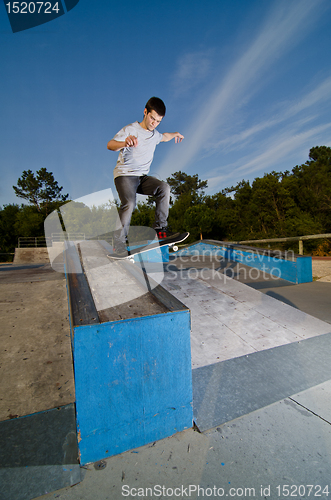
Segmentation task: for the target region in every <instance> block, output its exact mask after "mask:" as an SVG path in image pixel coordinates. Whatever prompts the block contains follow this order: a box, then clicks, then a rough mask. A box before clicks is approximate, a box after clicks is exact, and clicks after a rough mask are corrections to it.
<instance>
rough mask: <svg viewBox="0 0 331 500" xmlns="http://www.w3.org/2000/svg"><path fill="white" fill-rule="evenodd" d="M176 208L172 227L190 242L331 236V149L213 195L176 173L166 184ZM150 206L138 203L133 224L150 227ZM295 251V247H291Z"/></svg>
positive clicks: (320, 247)
mask: <svg viewBox="0 0 331 500" xmlns="http://www.w3.org/2000/svg"><path fill="white" fill-rule="evenodd" d="M167 181H168V183H169V184H170V186H171V192H172V195H173V196H172V205H171V208H170V215H169V224H170V225H171V227H172V229H173V230H175V231H184V230H187V231H189V232H190V234H191V236H190V240H191V241H195V240H197V239H200V238H201V237H203V238H205V239H207V238H209V239H215V240H228V241H240V240H252V239H265V238H282V237H290V236H302V235H307V234H321V233H331V148H329V147H326V146H318V147H314V148H312V149H311V150H310V152H309V159H308V161H307V162H306V163H304V164H303V165H300V166H298V165H297V166H296V167H294V168H293V170H292V171H291V172H289V171H286V172H284V173H282V172H271V173H269V174H265V175H264V176H263V177H260V178H256V179H255V180H254V181H253V182H252V183H251V184H250V183H249V182H248V181H245V180H243V181H241V182H239V183H238V184H237V185H236V186H232V187H229V188H226V189H223V190H222V191H221V192H219V193H216V194H214V195H211V196H207V195H205V193H204V189H205V188H206V187H207V181H200V180H199V179H198V176H197V175H195V176H188V175H187V174H185V173H182V172H176V173H175V174H173V175H172V176H171V177H170V178H168V179H167ZM151 201H152V200H150V202H149V203H148V204H140V205H139V206H138V208H137V210H136V212H135V214H134V217H133V220H132V224H137V225H138V224H140V223H142V224H145V225H150V224H151V223H152V220H153V212H154V209H153V208H152V205H151ZM287 248H293V249H294V250H295V251H297V250H298V249H297V246H296V245H295V244H293V243H292V244H291V245H288V246H287ZM305 250H306V251H307V252H308V251H314V252H315V253H316V252H317V253H321V254H323V253H327V252H329V251H330V250H331V246H330V244H329V242H327V241H321V240H320V241H316V240H315V241H309V242H308V243H307V244H306V243H305Z"/></svg>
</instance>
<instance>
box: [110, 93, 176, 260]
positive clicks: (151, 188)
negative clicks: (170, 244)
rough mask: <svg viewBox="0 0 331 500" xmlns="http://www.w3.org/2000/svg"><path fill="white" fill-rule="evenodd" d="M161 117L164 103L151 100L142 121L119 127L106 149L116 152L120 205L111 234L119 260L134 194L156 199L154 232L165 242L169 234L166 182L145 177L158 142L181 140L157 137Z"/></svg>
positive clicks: (173, 136)
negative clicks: (117, 223)
mask: <svg viewBox="0 0 331 500" xmlns="http://www.w3.org/2000/svg"><path fill="white" fill-rule="evenodd" d="M165 113H166V107H165V105H164V102H163V101H162V100H161V99H159V98H158V97H151V99H149V101H148V102H147V104H146V106H145V109H144V117H143V119H142V121H141V122H138V121H136V122H134V123H131V124H130V125H127V126H126V127H123V128H122V129H121V130H120V131H119V132H118V133H117V134H116V135H115V136H114V137H113V139H111V140H110V141H109V142H108V145H107V148H108V149H110V150H111V151H119V155H118V159H117V163H116V167H115V169H114V178H115V186H116V189H117V192H118V196H119V198H120V201H121V205H120V209H119V217H120V221H121V227H120V228H116V229H117V230H116V231H115V232H114V250H115V252H116V254H118V255H119V256H121V254H123V255H127V247H126V237H127V234H128V231H129V226H130V221H131V216H132V212H133V210H134V208H135V206H136V194H137V193H139V194H144V195H147V196H155V197H156V210H155V224H154V229H155V231H156V232H157V235H158V237H159V238H165V237H169V236H170V235H171V234H172V233H170V232H169V230H168V227H167V219H168V212H169V200H170V187H169V185H168V184H167V183H166V182H163V181H160V180H159V179H157V178H155V177H152V176H150V175H148V174H149V170H150V166H151V163H152V160H153V156H154V150H155V147H156V146H157V145H158V144H159V143H160V142H169V141H171V140H172V139H174V140H175V142H176V143H178V142H181V141H182V140H183V139H184V136H183V135H182V134H180V133H179V132H171V133H170V132H165V133H163V134H160V133H159V132H158V131H157V130H156V127H157V126H158V125H159V124H160V123H161V121H162V118H163V117H164V116H165Z"/></svg>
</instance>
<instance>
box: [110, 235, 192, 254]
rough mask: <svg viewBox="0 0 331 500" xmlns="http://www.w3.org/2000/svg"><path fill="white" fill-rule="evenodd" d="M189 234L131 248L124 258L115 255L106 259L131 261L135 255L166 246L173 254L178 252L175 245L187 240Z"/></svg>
mask: <svg viewBox="0 0 331 500" xmlns="http://www.w3.org/2000/svg"><path fill="white" fill-rule="evenodd" d="M189 235H190V233H187V232H186V233H176V234H175V235H173V236H169V237H168V238H163V239H160V240H158V241H155V242H153V243H150V244H149V243H147V244H146V245H145V246H139V247H137V248H132V249H130V250H129V251H128V255H125V256H124V257H123V256H121V257H119V256H116V254H111V253H110V254H108V257H109V258H110V259H112V260H124V259H129V260H130V259H133V258H134V256H135V255H137V254H142V253H145V252H149V251H150V250H155V249H156V248H160V247H163V246H168V247H170V248H172V249H173V250H174V251H175V252H176V251H177V250H178V247H177V244H178V243H181V242H182V241H184V240H186V238H188V237H189Z"/></svg>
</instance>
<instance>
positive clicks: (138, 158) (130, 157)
mask: <svg viewBox="0 0 331 500" xmlns="http://www.w3.org/2000/svg"><path fill="white" fill-rule="evenodd" d="M128 135H134V136H136V137H137V138H138V146H137V147H131V148H123V149H121V150H120V152H119V155H118V159H117V163H116V167H115V168H114V178H116V177H119V176H120V175H138V176H141V175H147V174H148V172H149V169H150V166H151V163H152V161H153V157H154V151H155V148H156V146H157V144H159V143H160V142H161V140H162V137H163V136H162V134H160V133H159V132H158V131H157V130H153V131H152V132H150V131H149V130H145V129H144V128H143V127H141V126H140V125H139V123H138V122H134V123H131V124H130V125H127V126H126V127H123V128H122V130H120V131H119V132H118V133H117V134H116V135H115V136H114V137H113V139H114V140H115V141H125V139H126V138H127V136H128Z"/></svg>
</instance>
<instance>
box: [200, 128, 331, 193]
mask: <svg viewBox="0 0 331 500" xmlns="http://www.w3.org/2000/svg"><path fill="white" fill-rule="evenodd" d="M330 128H331V123H326V124H323V125H320V126H316V127H313V128H311V129H308V130H306V131H302V132H298V131H297V130H296V129H295V128H293V129H291V130H285V131H281V132H279V133H278V134H277V135H276V136H274V137H272V139H271V140H269V143H268V144H267V142H265V143H263V144H262V145H261V147H260V149H259V150H258V151H256V152H255V154H253V155H249V156H246V157H245V158H241V159H240V160H237V161H236V162H234V163H232V164H229V165H222V167H220V168H219V169H213V170H212V171H210V172H208V173H207V174H208V186H209V189H213V190H220V189H221V188H222V187H224V182H225V181H229V180H230V182H231V183H232V184H235V183H237V182H239V181H240V180H242V179H243V177H244V176H245V178H246V179H247V178H252V174H256V173H259V174H260V175H261V173H262V175H263V174H264V173H265V172H267V171H270V169H276V170H279V169H278V168H277V166H278V164H279V162H281V161H282V160H284V159H286V158H288V157H289V156H291V155H293V154H294V153H295V154H298V152H299V151H302V149H305V150H307V152H308V150H309V148H310V146H311V142H312V140H315V141H318V140H319V138H320V137H321V134H323V133H324V132H326V131H328V130H329V129H330ZM328 135H329V132H328ZM325 145H328V144H325ZM293 166H294V165H293ZM220 172H221V173H220Z"/></svg>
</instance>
